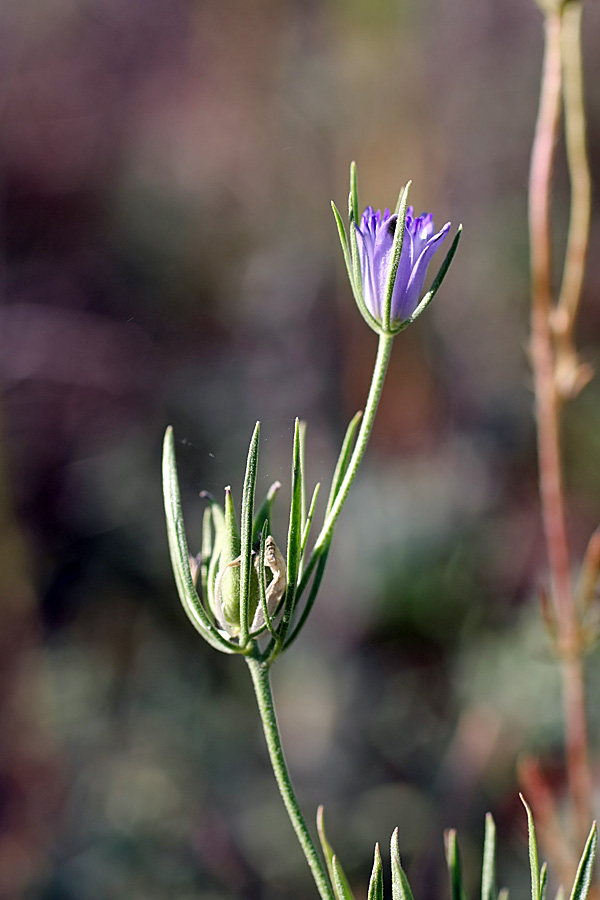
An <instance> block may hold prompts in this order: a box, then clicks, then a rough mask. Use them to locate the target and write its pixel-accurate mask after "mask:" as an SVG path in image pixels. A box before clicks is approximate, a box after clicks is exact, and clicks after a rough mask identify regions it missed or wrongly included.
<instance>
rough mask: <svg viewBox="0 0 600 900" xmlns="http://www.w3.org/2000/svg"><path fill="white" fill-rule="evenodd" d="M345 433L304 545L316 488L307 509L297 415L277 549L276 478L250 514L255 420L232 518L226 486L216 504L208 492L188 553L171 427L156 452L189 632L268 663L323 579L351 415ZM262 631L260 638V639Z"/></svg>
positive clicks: (351, 438)
mask: <svg viewBox="0 0 600 900" xmlns="http://www.w3.org/2000/svg"><path fill="white" fill-rule="evenodd" d="M360 418H361V416H360V414H357V415H356V416H355V417H354V418H353V419H352V422H351V423H350V425H349V426H348V430H347V433H346V438H345V440H344V443H343V445H342V449H341V452H340V456H339V459H338V462H337V466H336V469H335V472H334V475H333V479H332V484H331V489H330V494H329V500H328V504H327V508H326V512H325V521H324V523H323V527H322V529H321V532H320V534H319V536H318V537H317V540H316V541H315V543H314V545H313V546H312V550H310V552H309V550H308V546H309V537H310V530H311V525H312V522H313V518H314V513H315V506H316V501H317V497H318V493H319V485H318V484H317V485H316V487H315V489H314V491H313V494H312V498H311V501H310V503H309V504H308V507H307V506H306V492H305V482H304V460H303V456H304V433H305V428H304V426H303V425H302V424H301V423H300V422H299V421H298V420H296V425H295V430H294V446H293V454H292V481H291V503H290V512H289V524H288V534H287V545H286V553H285V554H284V553H283V552H282V551H281V550H280V549H279V547H278V546H277V543H276V541H275V539H274V538H273V536H272V535H271V531H270V529H271V512H272V506H273V501H274V499H275V495H276V493H277V491H278V489H279V487H280V484H279V482H275V484H273V485H272V486H271V488H270V489H269V491H268V493H267V495H266V497H265V498H264V500H263V502H262V504H261V505H260V507H259V508H258V511H256V512H255V510H254V505H255V503H254V493H255V486H256V476H257V464H258V445H259V435H260V425H259V423H258V422H257V424H256V427H255V429H254V432H253V435H252V439H251V441H250V447H249V450H248V458H247V462H246V472H245V476H244V486H243V490H242V503H241V511H240V520H239V526H238V520H237V518H236V512H235V506H234V501H233V497H232V494H231V489H230V488H229V487H227V488H225V503H224V506H223V508H222V507H221V506H220V505H219V504H218V503H217V502H216V500H214V499H213V498H212V497H210V496H209V495H207V494H203V495H202V496H203V498H204V499H205V501H206V502H207V504H208V505H207V508H206V510H205V513H204V516H203V523H202V549H201V553H200V554H199V556H198V557H194V556H190V554H189V550H188V542H187V536H186V532H185V526H184V522H183V513H182V509H181V498H180V492H179V482H178V477H177V465H176V460H175V439H174V435H173V430H172V429H171V428H168V429H167V432H166V434H165V440H164V452H163V489H164V498H165V512H166V520H167V531H168V536H169V548H170V551H171V562H172V565H173V571H174V574H175V582H176V584H177V590H178V593H179V597H180V599H181V602H182V604H183V607H184V609H185V611H186V613H187V615H188V617H189V618H190V620H191V622H192V623H193V625H194V626H195V628H196V629H197V631H198V632H199V633H200V634H201V635H202V637H203V638H205V640H206V641H208V643H209V644H211V646H213V647H215V648H216V649H218V650H221V651H222V652H224V653H242V654H245V655H248V656H252V657H253V658H254V659H258V660H260V661H262V662H264V663H267V664H270V663H272V662H273V660H274V659H275V658H276V657H277V656H279V654H280V653H281V652H282V651H283V650H284V649H285V648H286V647H288V646H289V645H290V644H291V643H292V641H293V640H295V638H296V637H297V635H298V634H299V632H300V630H301V629H302V627H303V626H304V624H305V622H306V620H307V618H308V614H309V612H310V610H311V609H312V606H313V604H314V602H315V599H316V596H317V591H318V589H319V586H320V584H321V580H322V578H323V573H324V570H325V563H326V560H327V553H328V550H329V545H330V543H331V538H332V536H333V527H334V524H335V521H336V519H337V516H338V515H339V512H340V510H341V506H342V504H343V500H344V499H345V496H346V493H347V484H346V483H345V480H344V479H345V476H346V474H347V471H348V468H349V465H350V463H351V461H352V449H353V445H354V442H355V438H356V432H357V428H358V424H359V421H360ZM263 637H264V640H263V641H260V639H261V638H263Z"/></svg>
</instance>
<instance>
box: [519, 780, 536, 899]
mask: <svg viewBox="0 0 600 900" xmlns="http://www.w3.org/2000/svg"><path fill="white" fill-rule="evenodd" d="M519 797H520V798H521V803H522V804H523V806H524V807H525V810H526V812H527V831H528V833H529V869H530V871H531V900H541V897H540V863H539V857H538V849H537V840H536V837H535V825H534V822H533V814H532V812H531V809H530V808H529V805H528V804H527V802H526V800H525V798H524V797H523V794H519Z"/></svg>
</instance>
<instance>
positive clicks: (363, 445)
mask: <svg viewBox="0 0 600 900" xmlns="http://www.w3.org/2000/svg"><path fill="white" fill-rule="evenodd" d="M393 341H394V335H390V334H380V335H379V344H378V346H377V358H376V360H375V367H374V369H373V376H372V378H371V387H370V388H369V396H368V397H367V403H366V405H365V410H364V414H363V417H362V420H361V423H360V429H359V432H358V436H357V438H356V444H355V445H354V450H353V451H352V456H351V457H350V462H349V463H348V468H347V470H346V474H345V476H344V480H343V481H342V483H341V485H340V489H339V491H338V493H337V496H336V498H335V502H334V504H333V506H332V507H331V510H330V511H329V515H328V516H327V518H326V519H325V521H324V523H323V527H322V528H321V533H320V534H319V537H318V538H317V541H316V543H315V546H314V548H313V552H312V556H320V555H321V553H322V552H323V550H324V549H325V547H327V546H328V544H329V541H330V539H331V535H332V532H333V528H334V525H335V523H336V521H337V518H338V516H339V514H340V512H341V511H342V506H343V505H344V503H345V502H346V498H347V496H348V494H349V493H350V488H351V487H352V482H353V481H354V478H355V477H356V473H357V471H358V467H359V466H360V464H361V461H362V458H363V456H364V455H365V450H366V449H367V444H368V443H369V438H370V436H371V431H372V430H373V422H374V420H375V413H376V412H377V406H378V404H379V398H380V397H381V392H382V390H383V383H384V381H385V373H386V372H387V367H388V362H389V360H390V353H391V350H392V343H393ZM311 561H312V560H311ZM311 569H312V567H311Z"/></svg>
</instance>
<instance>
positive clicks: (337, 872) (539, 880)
mask: <svg viewBox="0 0 600 900" xmlns="http://www.w3.org/2000/svg"><path fill="white" fill-rule="evenodd" d="M521 800H522V801H523V804H524V806H525V809H526V812H527V827H528V833H529V867H530V870H531V900H545V897H546V888H547V877H548V867H547V864H546V863H544V864H543V865H542V866H541V868H540V866H539V858H538V850H537V840H536V834H535V825H534V822H533V815H532V813H531V810H530V808H529V806H528V805H527V803H526V802H525V800H524V799H523V797H521ZM317 828H318V832H319V838H320V840H321V847H322V849H323V854H324V856H325V860H326V862H327V869H328V872H329V877H330V879H331V883H332V885H333V889H334V892H335V895H336V900H354V896H353V894H352V891H351V889H350V886H349V884H348V880H347V878H346V876H345V875H344V873H343V871H342V868H341V866H340V864H339V862H338V860H337V857H336V856H335V855H334V852H333V850H332V848H331V845H330V843H329V841H328V840H327V837H326V835H325V825H324V820H323V807H322V806H320V807H319V810H318V813H317ZM597 843H598V833H597V827H596V823H595V822H594V823H593V825H592V828H591V830H590V833H589V836H588V839H587V841H586V845H585V847H584V850H583V853H582V855H581V860H580V862H579V867H578V869H577V874H576V876H575V881H574V883H573V888H572V890H571V896H570V900H587V896H588V894H589V890H590V885H591V882H592V869H593V865H594V857H595V855H596V848H597ZM444 846H445V852H446V865H447V867H448V874H449V877H450V898H451V900H467V893H466V891H465V887H464V883H463V875H462V868H461V860H460V853H459V849H458V840H457V835H456V830H455V829H453V828H451V829H448V831H446V832H445V833H444ZM390 865H391V872H392V900H414V897H413V893H412V890H411V887H410V884H409V882H408V878H407V877H406V873H405V872H404V869H403V868H402V865H401V863H400V851H399V847H398V829H397V828H396V830H395V831H394V833H393V835H392V838H391V841H390ZM561 891H562V888H561ZM561 891H559V895H560V900H562V894H561ZM383 896H384V895H383V867H382V863H381V854H380V852H379V844H376V845H375V854H374V858H373V870H372V872H371V878H370V881H369V889H368V895H367V900H383ZM481 900H508V891H507V890H506V889H505V888H503V889H502V890H500V891H498V888H497V879H496V825H495V823H494V819H493V817H492V815H491V813H487V815H486V817H485V835H484V840H483V863H482V868H481ZM557 900H558V897H557Z"/></svg>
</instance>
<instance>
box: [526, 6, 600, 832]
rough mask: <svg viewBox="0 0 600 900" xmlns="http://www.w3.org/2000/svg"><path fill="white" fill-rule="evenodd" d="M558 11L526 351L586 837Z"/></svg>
mask: <svg viewBox="0 0 600 900" xmlns="http://www.w3.org/2000/svg"><path fill="white" fill-rule="evenodd" d="M561 32H562V14H561V12H559V11H551V12H548V13H546V17H545V55H544V65H543V74H542V88H541V95H540V106H539V112H538V119H537V124H536V131H535V138H534V144H533V151H532V157H531V170H530V181H529V230H530V246H531V276H532V309H531V357H532V365H533V375H534V386H535V412H536V420H537V437H538V458H539V480H540V496H541V504H542V518H543V525H544V534H545V539H546V546H547V552H548V562H549V567H550V573H551V579H552V599H553V605H554V609H555V615H556V622H557V628H558V645H559V646H558V649H559V654H560V658H561V669H562V679H563V702H564V709H565V731H566V753H567V769H568V779H569V789H570V792H571V797H572V799H573V804H574V810H575V822H576V833H577V835H578V837H582V836H583V838H585V835H586V833H587V830H588V827H589V821H590V819H591V812H590V793H591V779H590V771H589V761H588V749H587V746H588V742H587V725H586V710H585V686H584V677H583V663H582V647H581V636H580V628H579V623H578V618H577V611H576V608H575V603H574V596H573V587H572V583H571V565H570V554H569V545H568V539H567V527H566V515H565V499H564V486H563V475H562V468H561V446H560V409H561V403H560V398H559V396H558V393H557V387H556V358H555V351H554V346H553V334H552V326H551V317H552V312H553V304H552V288H551V251H550V247H551V229H550V196H551V185H552V171H553V165H554V151H555V145H556V138H557V134H558V126H559V122H560V111H561V83H562V82H561V69H562V53H561Z"/></svg>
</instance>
